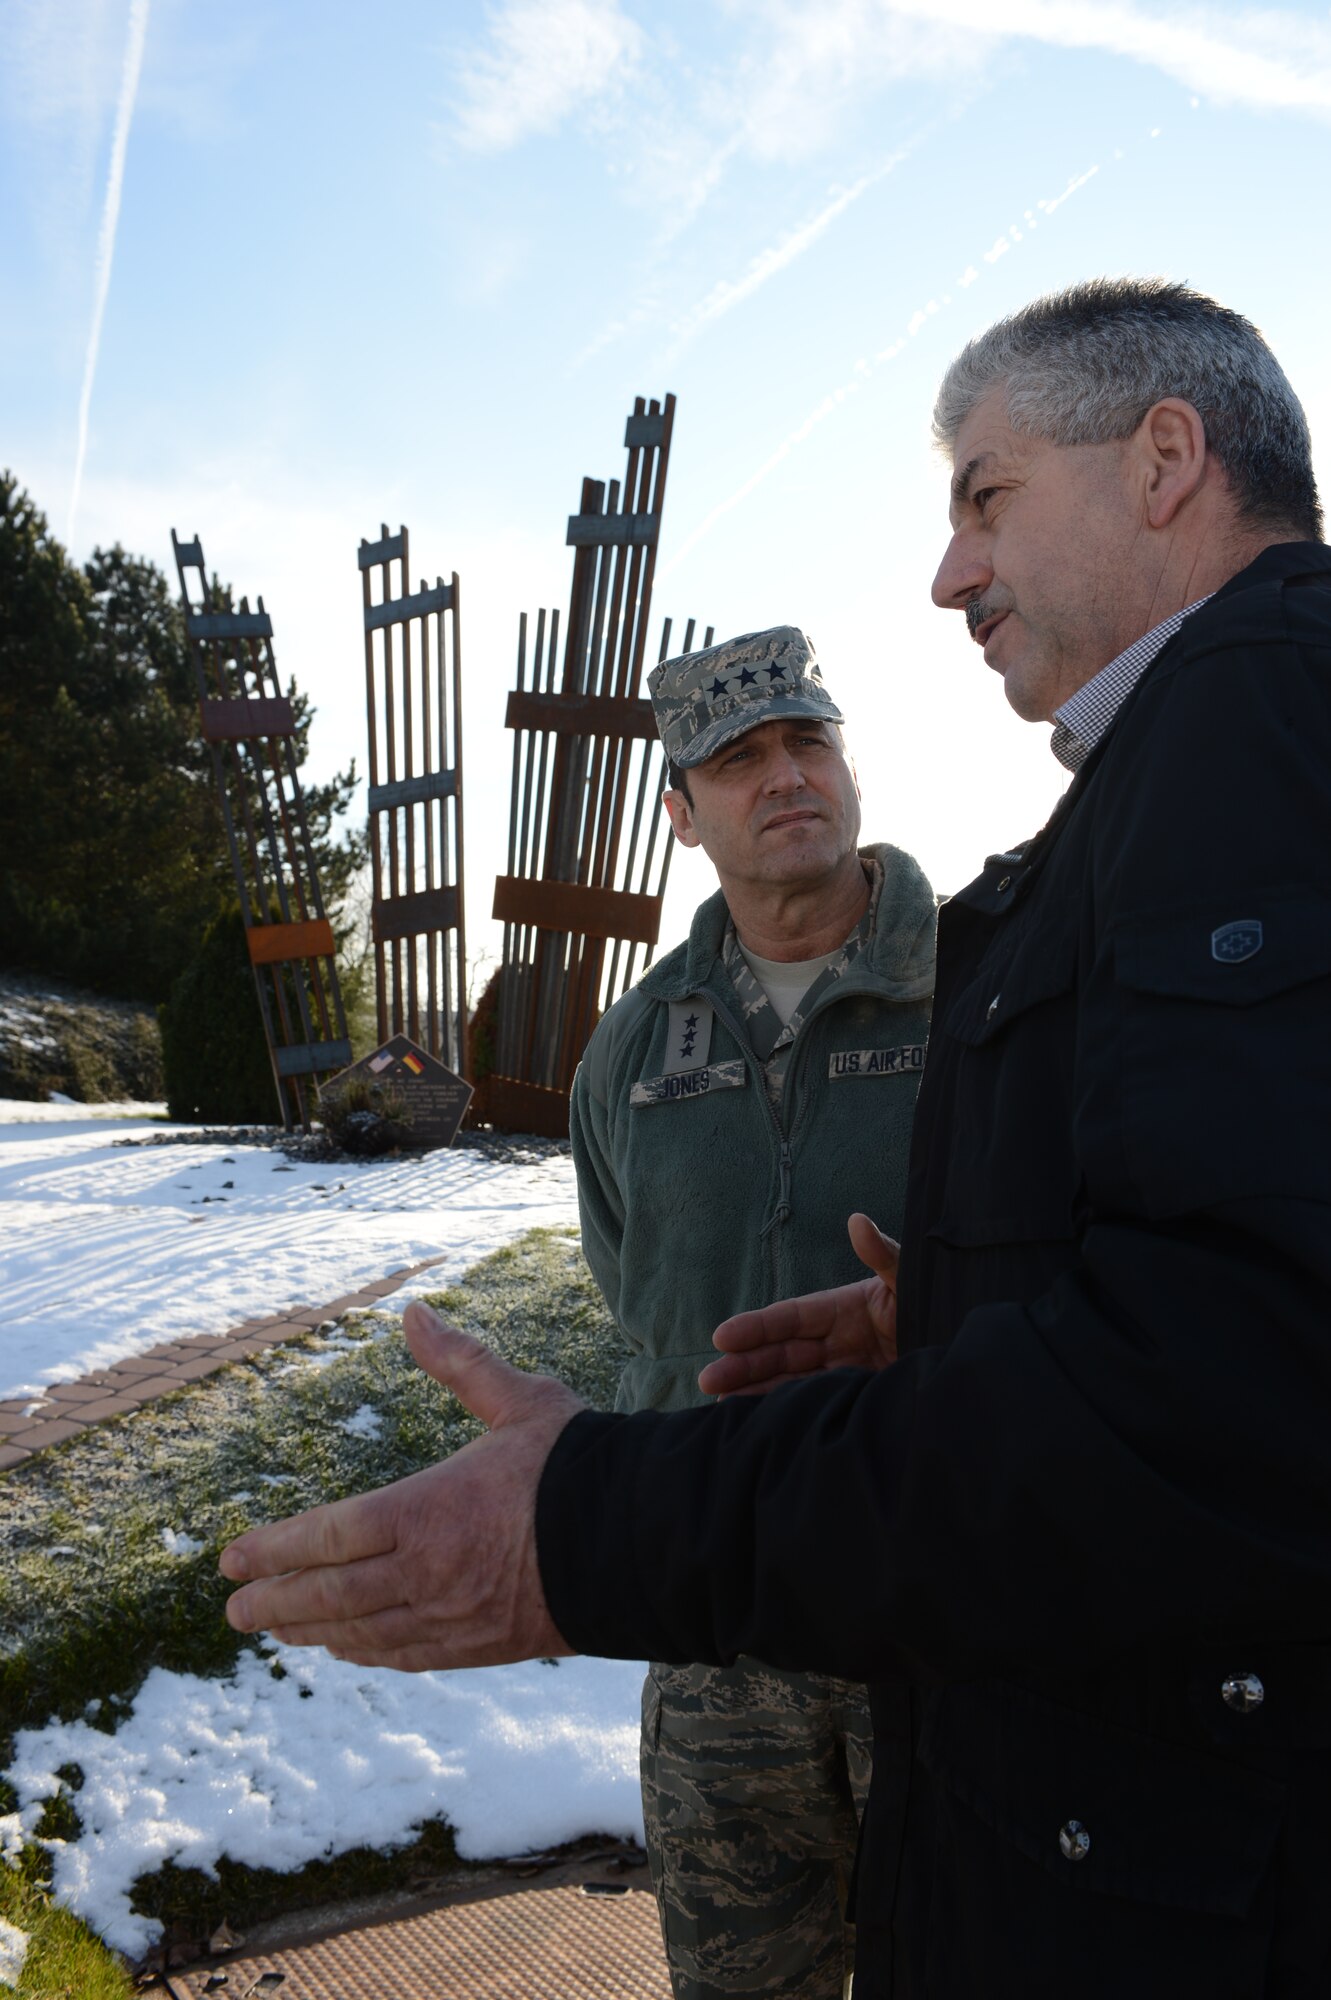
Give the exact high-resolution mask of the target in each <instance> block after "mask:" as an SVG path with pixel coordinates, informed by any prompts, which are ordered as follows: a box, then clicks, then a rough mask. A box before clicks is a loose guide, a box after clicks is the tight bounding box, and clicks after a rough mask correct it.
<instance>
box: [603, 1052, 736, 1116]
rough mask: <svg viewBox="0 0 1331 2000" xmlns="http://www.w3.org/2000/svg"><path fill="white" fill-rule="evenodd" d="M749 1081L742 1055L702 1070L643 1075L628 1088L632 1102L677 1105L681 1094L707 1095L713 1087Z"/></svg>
mask: <svg viewBox="0 0 1331 2000" xmlns="http://www.w3.org/2000/svg"><path fill="white" fill-rule="evenodd" d="M748 1080H749V1073H748V1071H747V1069H746V1068H745V1066H744V1058H743V1056H736V1057H735V1058H734V1059H733V1060H732V1061H730V1062H719V1063H711V1064H709V1065H707V1066H705V1067H704V1068H702V1069H684V1070H672V1071H667V1073H666V1075H665V1076H644V1077H642V1078H640V1080H639V1081H638V1082H637V1083H635V1084H634V1086H633V1088H632V1089H631V1090H630V1091H629V1103H630V1104H632V1105H636V1106H642V1105H644V1104H675V1103H677V1102H678V1101H679V1099H680V1098H682V1097H706V1096H707V1095H708V1094H709V1093H710V1092H711V1091H713V1090H739V1089H742V1088H743V1086H744V1085H745V1084H746V1083H747V1082H748Z"/></svg>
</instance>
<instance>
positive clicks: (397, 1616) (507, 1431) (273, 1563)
mask: <svg viewBox="0 0 1331 2000" xmlns="http://www.w3.org/2000/svg"><path fill="white" fill-rule="evenodd" d="M403 1331H404V1332H405V1334H406V1337H407V1344H408V1346H409V1347H410V1348H411V1351H412V1354H413V1355H414V1356H415V1359H416V1361H417V1362H418V1363H419V1365H420V1366H421V1367H422V1368H424V1369H425V1371H426V1373H427V1374H430V1375H433V1377H434V1378H435V1380H436V1381H437V1382H442V1383H443V1384H444V1385H445V1387H447V1388H449V1389H451V1390H452V1391H453V1393H454V1394H455V1395H456V1396H457V1397H458V1398H459V1400H460V1401H461V1402H462V1403H464V1404H465V1405H466V1407H467V1408H468V1409H469V1410H470V1411H471V1412H472V1414H473V1415H474V1416H477V1417H479V1418H480V1419H481V1421H482V1423H484V1424H486V1425H488V1426H489V1429H488V1432H487V1435H486V1436H485V1437H481V1438H476V1439H475V1440H474V1441H473V1442H472V1443H471V1444H469V1445H465V1446H464V1447H463V1448H462V1450H461V1451H458V1452H455V1453H454V1454H453V1456H452V1457H451V1458H447V1459H444V1460H443V1461H442V1462H441V1463H440V1464H438V1465H432V1466H429V1467H428V1468H427V1469H426V1470H425V1471H424V1472H417V1473H414V1474H413V1475H412V1476H411V1477H410V1478H408V1479H400V1480H398V1481H397V1482H396V1484H394V1485H392V1486H383V1487H380V1488H379V1489H378V1490H377V1491H376V1492H373V1493H363V1494H359V1495H357V1496H356V1497H355V1498H354V1499H350V1500H338V1501H335V1502H334V1503H333V1504H332V1505H331V1506H327V1507H315V1508H312V1509H311V1511H310V1512H309V1513H307V1514H296V1515H294V1516H292V1518H291V1519H289V1520H286V1521H275V1522H273V1523H272V1524H271V1525H270V1526H268V1527H263V1528H252V1529H251V1530H250V1531H249V1533H248V1534H244V1535H241V1536H240V1537H239V1538H238V1539H237V1540H236V1541H234V1542H232V1543H231V1544H230V1546H229V1547H228V1548H225V1549H224V1550H223V1551H222V1556H221V1563H220V1567H221V1571H222V1574H223V1576H226V1577H230V1578H232V1579H233V1580H234V1581H236V1582H238V1583H242V1584H243V1585H244V1588H243V1589H241V1590H238V1591H236V1592H235V1593H234V1595H233V1596H232V1597H231V1599H230V1600H229V1602H228V1604H227V1614H226V1615H227V1618H228V1620H229V1621H230V1623H231V1624H232V1625H234V1626H235V1628H236V1629H237V1631H240V1632H258V1631H266V1632H271V1633H272V1634H273V1636H274V1637H275V1638H277V1639H281V1640H282V1641H283V1642H284V1643H285V1644H287V1645H291V1646H326V1647H327V1649H328V1650H329V1652H331V1653H334V1654H336V1655H337V1656H338V1658H340V1659H345V1660H354V1661H356V1662H357V1663H358V1664H360V1665H364V1666H385V1667H398V1668H401V1669H402V1670H403V1671H405V1672H409V1673H410V1672H421V1671H424V1670H425V1669H427V1668H430V1667H468V1666H493V1665H499V1664H501V1663H503V1662H504V1661H508V1660H526V1659H533V1658H536V1657H540V1656H543V1655H553V1654H561V1653H563V1654H567V1653H569V1652H571V1651H572V1648H571V1647H570V1646H568V1645H567V1644H566V1643H565V1640H564V1638H563V1636H562V1634H561V1633H560V1632H559V1631H558V1630H557V1629H556V1627H555V1625H554V1623H553V1621H552V1619H551V1617H550V1613H549V1610H548V1609H547V1607H546V1602H545V1594H544V1592H543V1591H542V1588H541V1577H540V1570H539V1567H538V1564H537V1559H536V1525H535V1512H536V1488H537V1485H538V1483H539V1481H540V1476H541V1472H542V1469H543V1467H544V1465H545V1461H546V1458H547V1457H548V1455H549V1452H550V1449H551V1446H552V1445H553V1444H554V1442H555V1439H556V1438H557V1437H558V1436H559V1433H560V1432H561V1431H562V1430H563V1428H564V1426H565V1424H566V1423H567V1422H568V1421H569V1419H570V1417H572V1416H574V1415H576V1413H577V1412H578V1411H579V1410H580V1409H582V1408H583V1407H584V1405H583V1403H582V1402H581V1401H580V1399H579V1398H578V1397H577V1396H575V1395H574V1393H573V1391H572V1390H571V1389H568V1388H565V1387H564V1385H563V1384H562V1383H560V1382H556V1381H555V1380H554V1379H553V1378H552V1377H551V1376H548V1375H526V1374H523V1373H521V1372H520V1371H519V1370H518V1369H516V1368H510V1367H509V1366H508V1364H507V1363H506V1362H503V1361H501V1360H499V1358H498V1356H497V1355H494V1354H492V1353H491V1352H490V1350H489V1348H487V1347H485V1346H483V1345H482V1343H481V1342H480V1341H479V1340H473V1339H472V1338H471V1337H470V1335H468V1334H465V1333H459V1332H458V1330H457V1329H456V1328H455V1327H451V1326H446V1325H445V1323H444V1321H443V1320H441V1319H440V1318H439V1316H438V1314H437V1313H434V1312H432V1311H431V1309H430V1308H429V1307H428V1306H424V1305H420V1304H418V1303H414V1304H412V1305H410V1306H408V1307H407V1310H406V1314H405V1316H404V1318H403Z"/></svg>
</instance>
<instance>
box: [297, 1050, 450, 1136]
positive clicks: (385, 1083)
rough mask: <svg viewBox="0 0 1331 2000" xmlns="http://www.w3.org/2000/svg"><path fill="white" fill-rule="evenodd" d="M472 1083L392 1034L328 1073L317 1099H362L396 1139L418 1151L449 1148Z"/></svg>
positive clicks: (423, 1051)
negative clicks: (392, 1129)
mask: <svg viewBox="0 0 1331 2000" xmlns="http://www.w3.org/2000/svg"><path fill="white" fill-rule="evenodd" d="M473 1088H474V1086H473V1085H471V1084H470V1083H468V1082H467V1080H466V1078H465V1077H461V1076H459V1075H458V1074H457V1072H456V1071H455V1070H451V1069H449V1068H448V1067H447V1066H446V1065H445V1064H444V1063H441V1062H439V1061H437V1060H436V1058H435V1057H434V1056H432V1055H430V1054H428V1053H427V1052H426V1050H424V1049H422V1048H418V1047H417V1045H416V1043H415V1042H413V1041H409V1040H408V1038H407V1037H406V1035H393V1036H392V1037H391V1038H390V1039H389V1040H388V1041H386V1042H385V1043H384V1044H383V1046H382V1048H378V1049H375V1050H373V1051H372V1052H371V1054H369V1055H368V1056H362V1057H361V1059H360V1061H359V1062H354V1063H352V1065H351V1067H350V1068H349V1069H344V1070H339V1071H338V1073H337V1075H336V1076H330V1077H329V1078H328V1081H327V1082H326V1083H325V1084H324V1086H323V1089H322V1090H321V1091H320V1093H319V1094H320V1097H321V1098H332V1097H340V1098H347V1099H351V1098H359V1097H361V1096H362V1095H363V1096H364V1097H365V1099H366V1105H365V1108H366V1110H367V1111H369V1110H373V1111H378V1112H379V1113H380V1114H381V1116H382V1117H383V1118H384V1119H386V1120H388V1121H389V1122H391V1124H392V1125H393V1126H394V1127H395V1128H396V1143H397V1144H399V1145H403V1146H412V1147H418V1148H419V1149H420V1150H421V1151H422V1152H425V1151H429V1150H432V1149H433V1148H434V1147H436V1146H451V1145H452V1143H453V1141H454V1139H456V1137H457V1135H458V1127H459V1126H460V1125H461V1123H462V1121H463V1119H464V1118H465V1117H466V1114H467V1106H468V1105H469V1104H470V1103H471V1099H472V1092H473Z"/></svg>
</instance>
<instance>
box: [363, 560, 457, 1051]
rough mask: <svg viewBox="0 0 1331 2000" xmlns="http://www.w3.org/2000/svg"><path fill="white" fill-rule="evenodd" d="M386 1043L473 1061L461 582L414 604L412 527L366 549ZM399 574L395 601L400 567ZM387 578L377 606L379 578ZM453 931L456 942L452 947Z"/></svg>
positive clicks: (379, 988) (373, 818)
mask: <svg viewBox="0 0 1331 2000" xmlns="http://www.w3.org/2000/svg"><path fill="white" fill-rule="evenodd" d="M358 560H359V563H360V572H361V584H362V594H363V598H364V622H365V702H366V713H367V717H368V722H369V744H370V799H369V807H370V859H371V866H372V869H373V889H374V900H373V903H372V906H371V916H370V927H371V936H372V937H373V940H374V971H375V997H376V1001H377V1005H378V1016H379V1040H380V1042H381V1043H384V1042H387V1041H388V1039H389V1037H390V1036H392V1035H407V1036H409V1037H410V1039H411V1040H412V1041H413V1042H415V1043H416V1044H417V1046H418V1047H420V1048H423V1049H425V1050H427V1051H428V1053H429V1054H430V1055H432V1056H434V1057H435V1058H436V1059H437V1060H438V1061H439V1062H442V1063H444V1064H446V1065H447V1067H448V1068H450V1069H453V1070H456V1071H459V1072H462V1071H464V1070H465V1068H466V1061H467V1046H466V1044H467V945H466V927H465V922H464V905H463V881H462V651H461V607H460V601H459V598H460V593H459V589H458V579H457V573H456V571H455V572H454V574H453V576H452V578H451V580H450V581H449V582H448V583H445V582H444V580H443V578H442V577H439V578H438V579H437V580H436V581H435V583H434V585H433V587H432V588H427V587H426V586H425V585H424V584H422V585H421V587H420V589H419V590H418V591H416V592H415V594H414V595H413V594H412V593H411V584H410V581H409V568H408V538H407V531H406V529H405V528H400V529H399V530H398V532H397V534H396V535H390V534H389V532H388V526H387V523H385V524H384V526H383V529H382V532H381V538H380V540H379V541H377V542H365V541H363V542H362V543H361V545H360V554H359V558H358ZM394 564H397V565H398V576H397V594H396V595H394V591H393V565H394ZM376 571H377V572H378V577H379V582H378V591H377V598H376V596H375V593H374V592H373V591H372V589H371V577H372V574H373V573H374V572H376ZM450 933H451V945H450Z"/></svg>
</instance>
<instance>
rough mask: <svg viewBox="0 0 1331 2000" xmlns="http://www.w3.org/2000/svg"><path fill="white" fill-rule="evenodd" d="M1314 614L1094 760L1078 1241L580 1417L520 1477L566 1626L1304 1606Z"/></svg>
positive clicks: (799, 1648) (1316, 823) (926, 1646)
mask: <svg viewBox="0 0 1331 2000" xmlns="http://www.w3.org/2000/svg"><path fill="white" fill-rule="evenodd" d="M1297 595H1299V596H1305V595H1306V596H1307V598H1308V599H1310V600H1311V599H1312V598H1313V597H1314V595H1315V596H1316V597H1317V598H1320V599H1323V600H1324V599H1325V593H1324V592H1322V591H1318V592H1316V593H1312V592H1308V593H1297ZM1198 616H1199V617H1200V616H1201V614H1198ZM1211 629H1212V631H1214V630H1215V629H1217V628H1216V626H1215V623H1214V621H1213V622H1212V627H1211ZM1328 629H1329V628H1328V624H1327V619H1326V614H1325V611H1324V610H1323V609H1320V608H1318V607H1315V606H1313V605H1312V604H1311V603H1310V604H1309V607H1308V614H1307V616H1306V617H1304V618H1303V619H1302V622H1300V617H1299V615H1298V614H1297V612H1295V613H1291V612H1288V611H1287V610H1283V609H1277V611H1276V613H1274V614H1273V613H1272V611H1271V606H1270V598H1269V594H1268V597H1267V602H1266V606H1265V608H1264V609H1263V607H1262V606H1258V607H1257V609H1256V611H1254V610H1252V609H1251V608H1248V607H1245V606H1243V605H1242V604H1240V605H1239V606H1237V607H1236V608H1235V611H1234V612H1233V614H1232V616H1231V617H1230V618H1229V620H1228V622H1227V623H1226V624H1225V625H1224V627H1223V632H1224V638H1223V643H1215V642H1212V643H1210V644H1209V645H1206V646H1202V647H1200V648H1198V647H1194V648H1193V650H1192V652H1191V653H1189V652H1188V651H1187V649H1186V648H1183V649H1181V650H1180V653H1179V655H1178V656H1177V659H1176V661H1175V663H1174V664H1173V665H1171V667H1170V668H1169V670H1168V671H1166V672H1164V673H1163V674H1161V675H1159V676H1157V677H1155V678H1154V679H1153V680H1152V682H1151V683H1150V684H1149V685H1148V686H1146V687H1145V688H1144V689H1143V690H1142V691H1141V693H1140V694H1139V697H1138V700H1137V702H1136V703H1135V704H1134V708H1133V710H1132V713H1131V718H1130V726H1129V727H1123V726H1121V727H1120V731H1119V733H1118V735H1117V736H1116V738H1115V740H1114V742H1113V743H1112V744H1111V746H1110V756H1109V757H1107V758H1106V760H1105V762H1104V764H1103V766H1102V768H1101V771H1100V775H1099V779H1098V782H1099V783H1100V784H1101V785H1102V799H1103V803H1102V804H1101V805H1100V807H1099V808H1098V811H1097V816H1096V822H1095V832H1094V837H1093V841H1092V844H1091V846H1090V848H1089V849H1088V853H1087V872H1086V877H1085V879H1084V881H1083V882H1082V883H1081V884H1080V885H1079V896H1080V904H1081V920H1082V923H1083V938H1082V948H1081V952H1080V959H1079V963H1080V973H1079V994H1078V1001H1077V1022H1076V1054H1075V1060H1074V1074H1073V1076H1072V1079H1071V1085H1072V1087H1071V1090H1070V1095H1069V1102H1070V1103H1071V1105H1072V1106H1073V1113H1072V1116H1073V1125H1074V1131H1073V1144H1074V1151H1075V1156H1076V1167H1077V1172H1078V1175H1079V1177H1080V1188H1079V1205H1080V1206H1079V1213H1080V1215H1081V1223H1080V1232H1079V1241H1078V1254H1077V1258H1076V1261H1075V1264H1074V1267H1073V1268H1072V1269H1071V1270H1069V1271H1068V1272H1066V1273H1065V1274H1064V1275H1063V1276H1061V1277H1059V1278H1058V1279H1057V1280H1056V1281H1055V1282H1054V1283H1053V1284H1052V1286H1051V1287H1050V1288H1049V1289H1048V1290H1046V1291H1045V1292H1044V1293H1043V1294H1042V1295H1040V1296H1038V1297H1036V1298H1034V1299H1033V1300H1030V1301H1026V1302H1022V1303H1018V1302H1015V1301H1011V1300H1009V1301H1004V1300H1002V1299H999V1300H996V1301H994V1302H992V1303H986V1304H983V1305H981V1306H979V1307H977V1308H976V1309H975V1310H973V1311H971V1312H969V1313H968V1314H967V1315H966V1317H965V1318H964V1319H963V1320H962V1322H961V1324H960V1325H958V1326H957V1327H956V1328H954V1329H951V1330H950V1334H951V1337H950V1339H949V1341H948V1343H947V1345H945V1346H942V1347H931V1348H928V1349H925V1350H923V1351H921V1352H918V1353H916V1354H913V1355H910V1356H907V1357H906V1358H905V1359H903V1360H902V1361H900V1362H898V1363H897V1364H896V1366H895V1367H894V1368H892V1369H891V1370H889V1371H887V1372H886V1373H884V1374H882V1375H877V1376H866V1375H861V1374H858V1373H855V1372H851V1371H847V1372H845V1373H843V1374H838V1375H834V1376H829V1377H827V1378H824V1379H822V1380H820V1381H817V1382H814V1383H809V1384H803V1385H793V1386H792V1387H790V1388H789V1389H786V1390H783V1391H781V1392H780V1393H779V1394H777V1395H774V1396H771V1397H768V1398H765V1399H761V1400H759V1401H756V1402H744V1401H735V1402H729V1403H727V1404H724V1405H723V1406H721V1407H720V1408H719V1409H716V1410H711V1411H701V1412H698V1413H689V1414H686V1415H683V1416H679V1417H670V1418H664V1419H663V1418H651V1417H647V1418H638V1417H635V1418H632V1419H619V1420H616V1419H605V1418H600V1417H594V1416H583V1417H579V1418H578V1419H576V1420H575V1421H574V1422H573V1423H572V1424H571V1425H570V1426H569V1428H568V1430H567V1431H566V1433H565V1434H564V1436H563V1437H562V1438H561V1440H560V1441H559V1445H558V1447H557V1449H556V1451H555V1453H554V1454H553V1455H552V1458H551V1460H550V1463H549V1465H548V1467H547V1470H546V1474H545V1478H544V1481H543V1484H542V1489H541V1494H540V1500H539V1508H538V1534H539V1541H540V1551H541V1563H542V1571H543V1575H544V1577H545V1581H546V1586H547V1591H548V1594H549V1599H550V1604H551V1609H552V1612H553V1615H554V1617H555V1620H556V1622H557V1623H558V1624H559V1626H560V1628H561V1630H562V1631H563V1632H564V1634H565V1636H566V1637H567V1638H568V1639H569V1641H570V1642H571V1643H573V1644H575V1645H578V1646H580V1647H582V1648H584V1649H585V1650H589V1651H599V1652H606V1653H610V1654H621V1655H639V1656H640V1655H644V1654H645V1655H649V1656H651V1657H656V1658H664V1659H698V1660H704V1661H717V1660H722V1661H723V1660H727V1659H730V1658H732V1657H734V1655H735V1654H737V1653H739V1652H746V1653H752V1654H756V1655H757V1656H759V1657H762V1658H765V1659H768V1660H771V1661H773V1662H774V1663H776V1664H779V1665H785V1666H791V1667H800V1668H807V1669H812V1670H825V1671H831V1672H836V1673H841V1674H846V1675H848V1676H853V1677H857V1678H861V1677H862V1678H874V1677H877V1676H878V1675H879V1674H881V1673H883V1672H885V1671H891V1670H894V1669H896V1668H898V1667H900V1666H901V1665H902V1664H904V1663H906V1662H907V1661H914V1662H918V1663H922V1664H923V1665H924V1666H925V1667H927V1668H928V1669H931V1670H932V1671H934V1672H936V1673H938V1674H941V1675H944V1676H949V1677H958V1676H959V1677H964V1676H967V1675H970V1674H978V1673H989V1672H994V1671H998V1672H1017V1673H1020V1672H1023V1671H1025V1670H1031V1671H1034V1670H1035V1668H1036V1665H1037V1663H1040V1662H1042V1663H1045V1664H1046V1665H1047V1663H1048V1662H1049V1661H1050V1659H1051V1657H1053V1658H1055V1659H1059V1658H1061V1659H1064V1660H1074V1661H1076V1662H1077V1663H1078V1664H1080V1665H1085V1664H1086V1663H1087V1662H1088V1661H1089V1660H1093V1659H1094V1660H1106V1659H1110V1658H1112V1656H1113V1655H1114V1654H1116V1653H1117V1652H1119V1651H1122V1650H1126V1649H1128V1648H1131V1647H1135V1646H1138V1645H1141V1644H1144V1643H1145V1644H1155V1643H1161V1644H1170V1643H1178V1642H1185V1641H1186V1642H1198V1641H1202V1640H1211V1639H1214V1640H1221V1639H1228V1638H1230V1637H1233V1636H1240V1635H1247V1636H1252V1635H1255V1634H1260V1635H1262V1636H1263V1637H1265V1638H1269V1639H1272V1640H1276V1639H1308V1640H1311V1639H1316V1640H1327V1639H1331V1446H1329V1444H1328V1440H1331V879H1329V877H1331V871H1329V870H1328V860H1329V859H1331V646H1329V645H1328V643H1327V636H1328ZM1230 922H1240V923H1248V922H1259V923H1260V924H1261V927H1262V944H1261V948H1260V950H1259V951H1257V952H1255V953H1253V954H1252V955H1251V956H1250V957H1249V958H1247V959H1246V960H1245V961H1244V962H1239V963H1233V962H1227V961H1226V960H1225V959H1224V958H1223V956H1217V955H1216V954H1215V953H1214V952H1213V950H1212V939H1213V937H1214V935H1215V934H1216V933H1217V932H1218V931H1219V930H1221V929H1223V927H1224V926H1225V925H1226V924H1227V923H1230ZM975 1115H976V1116H977V1117H980V1118H982V1117H983V1116H984V1107H983V1106H976V1107H975ZM949 1136H950V1135H948V1134H940V1135H936V1137H935V1143H947V1142H948V1141H949ZM951 1136H952V1139H953V1142H954V1143H964V1134H963V1135H951ZM1018 1206H1019V1202H1018Z"/></svg>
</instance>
